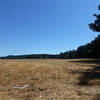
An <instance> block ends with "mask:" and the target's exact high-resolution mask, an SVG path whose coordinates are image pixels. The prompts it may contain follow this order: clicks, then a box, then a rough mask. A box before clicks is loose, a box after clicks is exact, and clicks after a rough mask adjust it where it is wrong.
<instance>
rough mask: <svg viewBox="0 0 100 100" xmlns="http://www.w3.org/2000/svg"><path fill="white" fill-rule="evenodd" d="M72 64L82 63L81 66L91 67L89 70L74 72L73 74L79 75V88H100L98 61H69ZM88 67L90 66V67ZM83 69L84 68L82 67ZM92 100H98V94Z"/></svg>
mask: <svg viewBox="0 0 100 100" xmlns="http://www.w3.org/2000/svg"><path fill="white" fill-rule="evenodd" d="M71 62H72V63H82V64H84V65H85V64H91V65H92V67H91V68H90V69H86V70H84V71H78V70H77V71H74V72H72V73H73V74H79V75H80V76H79V78H78V79H79V82H78V84H77V85H79V86H93V85H94V86H100V60H99V59H94V60H93V59H92V60H82V59H81V60H77V61H71ZM91 65H90V66H91ZM82 67H84V66H82ZM92 100H100V94H97V95H95V96H94V98H93V99H92Z"/></svg>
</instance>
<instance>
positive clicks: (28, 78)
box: [0, 59, 100, 100]
mask: <svg viewBox="0 0 100 100" xmlns="http://www.w3.org/2000/svg"><path fill="white" fill-rule="evenodd" d="M99 94H100V60H94V59H73V60H71V59H70V60H69V59H68V60H67V59H65V60H61V59H60V60H57V59H55V60H54V59H49V60H40V59H39V60H37V59H36V60H0V100H100V95H99Z"/></svg>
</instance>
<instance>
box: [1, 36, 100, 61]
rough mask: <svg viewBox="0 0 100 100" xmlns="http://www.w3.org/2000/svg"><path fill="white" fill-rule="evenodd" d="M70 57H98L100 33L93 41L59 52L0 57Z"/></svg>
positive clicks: (99, 53) (99, 54) (99, 56)
mask: <svg viewBox="0 0 100 100" xmlns="http://www.w3.org/2000/svg"><path fill="white" fill-rule="evenodd" d="M72 58H100V35H98V36H97V37H96V38H95V39H94V40H93V41H91V42H90V43H87V44H86V45H82V46H80V47H78V48H77V50H70V51H66V52H61V53H60V54H30V55H18V56H14V55H9V56H6V57H0V59H72Z"/></svg>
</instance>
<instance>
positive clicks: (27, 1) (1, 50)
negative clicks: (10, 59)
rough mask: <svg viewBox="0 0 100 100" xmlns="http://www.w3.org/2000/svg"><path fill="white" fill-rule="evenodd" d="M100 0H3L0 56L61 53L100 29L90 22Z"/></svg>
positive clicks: (1, 3)
mask: <svg viewBox="0 0 100 100" xmlns="http://www.w3.org/2000/svg"><path fill="white" fill-rule="evenodd" d="M98 5H99V0H0V56H5V55H13V54H14V55H17V54H33V53H35V54H37V53H52V54H54V53H60V52H61V51H62V52H64V51H67V50H71V49H76V48H77V47H78V46H80V45H83V44H86V43H88V42H90V41H91V40H93V39H94V38H95V37H96V36H97V35H98V33H94V32H92V31H91V30H90V29H89V27H88V24H89V23H91V22H92V21H94V19H95V18H94V17H93V16H92V15H93V14H94V13H96V12H98V10H97V6H98Z"/></svg>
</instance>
